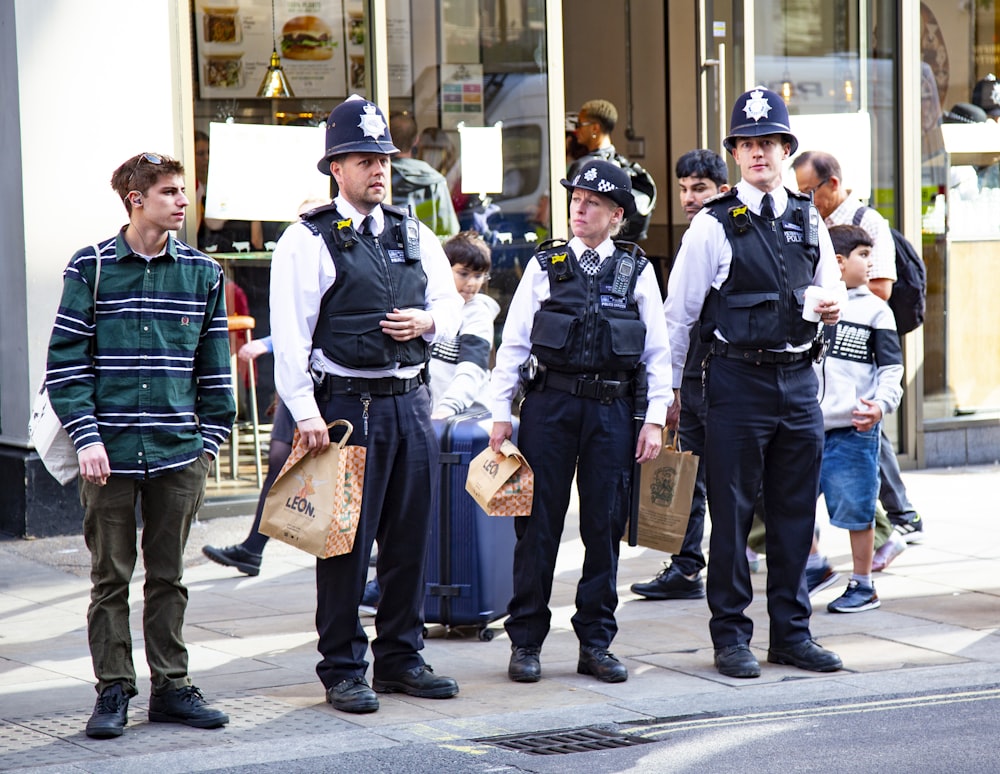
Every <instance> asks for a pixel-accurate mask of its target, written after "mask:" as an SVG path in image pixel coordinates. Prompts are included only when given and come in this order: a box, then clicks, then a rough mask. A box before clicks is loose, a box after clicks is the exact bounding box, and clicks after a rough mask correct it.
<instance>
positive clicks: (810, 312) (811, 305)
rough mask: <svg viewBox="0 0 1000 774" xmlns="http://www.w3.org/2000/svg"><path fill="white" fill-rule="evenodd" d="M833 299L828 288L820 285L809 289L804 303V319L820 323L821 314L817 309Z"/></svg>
mask: <svg viewBox="0 0 1000 774" xmlns="http://www.w3.org/2000/svg"><path fill="white" fill-rule="evenodd" d="M831 298H832V294H831V293H830V292H829V291H827V290H826V288H823V287H820V286H819V285H810V286H809V287H807V288H806V294H805V298H804V299H803V301H802V319H803V320H808V321H809V322H819V320H820V314H819V312H817V311H816V307H817V306H818V305H819V304H822V303H823V302H824V301H828V300H830V299H831Z"/></svg>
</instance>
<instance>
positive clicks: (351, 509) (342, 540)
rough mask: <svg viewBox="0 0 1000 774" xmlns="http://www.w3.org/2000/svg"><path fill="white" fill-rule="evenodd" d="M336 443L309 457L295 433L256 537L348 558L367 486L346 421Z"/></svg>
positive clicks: (362, 454) (359, 450) (362, 452)
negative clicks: (265, 536) (272, 539)
mask: <svg viewBox="0 0 1000 774" xmlns="http://www.w3.org/2000/svg"><path fill="white" fill-rule="evenodd" d="M337 426H343V427H344V428H345V432H344V435H343V437H342V438H341V439H340V441H339V442H338V443H331V444H330V445H329V446H328V447H327V448H326V449H325V450H324V451H322V452H320V453H319V454H315V455H313V454H311V453H309V450H308V449H307V448H306V447H305V445H304V444H302V443H300V442H299V437H298V431H297V430H296V433H295V444H294V446H293V448H292V453H291V454H290V455H288V460H287V461H286V462H285V464H284V466H283V467H282V468H281V472H280V473H279V474H278V477H277V478H276V479H275V481H274V484H273V485H272V486H271V489H270V490H269V491H268V493H267V497H266V498H265V500H264V512H263V515H262V517H261V522H260V533H261V534H262V535H268V536H270V537H273V538H276V539H278V540H280V541H282V542H283V543H288V545H290V546H295V548H299V549H301V550H303V551H305V552H307V553H310V554H313V555H314V556H318V557H319V558H321V559H328V558H329V557H331V556H340V555H343V554H349V553H350V552H351V550H352V549H353V548H354V536H355V535H356V534H357V531H358V523H359V521H360V520H361V497H362V493H363V492H364V486H365V459H366V453H367V449H366V448H365V447H364V446H348V445H347V441H348V439H349V438H350V437H351V433H352V432H353V431H354V426H353V425H352V424H351V423H350V422H348V421H347V420H346V419H338V420H336V421H334V422H331V423H330V424H329V425H328V427H329V428H334V427H337Z"/></svg>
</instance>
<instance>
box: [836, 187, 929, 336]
mask: <svg viewBox="0 0 1000 774" xmlns="http://www.w3.org/2000/svg"><path fill="white" fill-rule="evenodd" d="M870 209H873V208H871V207H859V208H858V211H857V212H855V213H854V225H855V226H859V225H861V219H862V218H863V217H864V216H865V211H866V210H870ZM889 231H890V232H891V233H892V242H893V244H894V245H895V247H896V281H895V282H894V283H893V285H892V295H891V296H889V308H890V309H892V313H893V315H894V316H895V317H896V330H897V331H898V332H899V335H900V336H902V335H903V334H905V333H909V332H910V331H912V330H916V329H917V328H919V327H920V326H921V325H923V324H924V314H925V313H926V311H927V267H926V266H925V265H924V261H923V259H922V258H921V257H920V254H919V253H918V252H917V251H916V248H914V247H913V245H912V244H910V240H909V239H907V238H906V237H905V236H903V235H902V234H901V233H900V232H899V231H897V230H896V229H894V228H892V227H890V228H889Z"/></svg>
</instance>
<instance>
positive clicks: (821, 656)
mask: <svg viewBox="0 0 1000 774" xmlns="http://www.w3.org/2000/svg"><path fill="white" fill-rule="evenodd" d="M767 660H768V661H770V662H771V663H772V664H788V665H789V666H795V667H798V668H799V669H808V670H809V671H810V672H836V671H837V670H838V669H843V667H844V663H843V662H842V661H841V660H840V656H838V655H837V654H836V653H834V652H833V651H832V650H827V649H826V648H823V647H820V645H819V644H817V643H816V642H815V641H813V640H802V642H793V643H791V644H789V645H785V646H784V647H780V648H779V647H774V646H772V647H771V648H770V649H768V651H767Z"/></svg>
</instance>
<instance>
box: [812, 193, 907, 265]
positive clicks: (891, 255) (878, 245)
mask: <svg viewBox="0 0 1000 774" xmlns="http://www.w3.org/2000/svg"><path fill="white" fill-rule="evenodd" d="M848 194H850V191H848ZM864 206H865V205H863V204H862V203H861V202H859V201H858V200H857V199H852V198H851V197H850V196H848V197H847V198H846V199H844V201H842V202H841V203H840V206H839V207H837V209H835V210H834V211H833V212H831V213H830V217H828V218H826V225H828V226H850V225H853V224H854V214H855V213H856V212H857V211H858V210H859V209H861V208H862V207H864ZM858 225H859V226H861V228H863V229H864V230H865V231H867V232H868V236H870V237H871V238H872V242H873V243H874V245H873V246H872V268H871V270H870V271H869V272H868V279H870V280H873V279H890V280H892V281H893V282H895V281H896V243H895V242H893V241H892V232H891V231H889V221H887V220H886V219H885V218H884V217H882V214H881V213H880V212H878V211H876V210H873V209H872V208H871V207H868V208H867V209H866V210H865V214H864V216H863V217H862V218H861V222H860V223H859V224H858Z"/></svg>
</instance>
